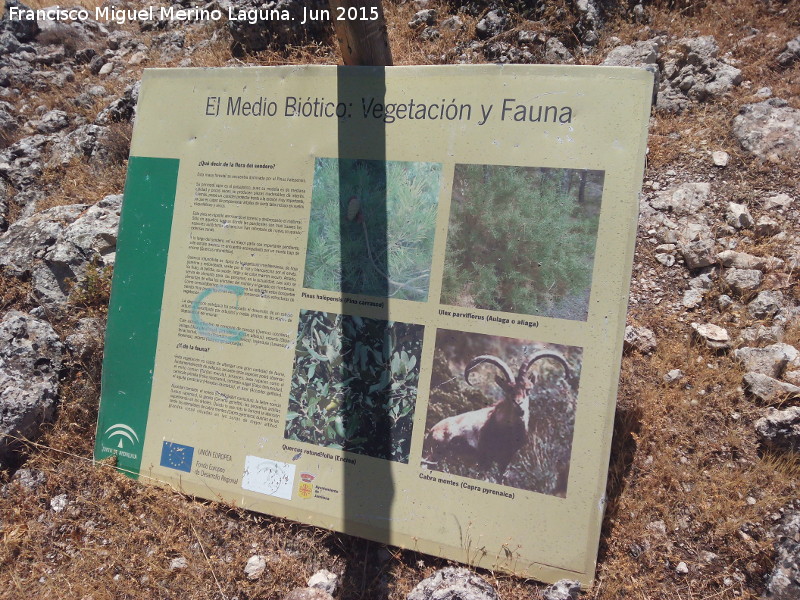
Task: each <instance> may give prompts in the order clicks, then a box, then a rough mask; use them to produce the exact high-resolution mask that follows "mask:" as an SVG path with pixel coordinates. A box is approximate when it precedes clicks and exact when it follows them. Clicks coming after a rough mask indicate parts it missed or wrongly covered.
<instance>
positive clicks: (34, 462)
mask: <svg viewBox="0 0 800 600" xmlns="http://www.w3.org/2000/svg"><path fill="white" fill-rule="evenodd" d="M228 2H233V3H234V4H232V6H236V7H245V8H246V7H248V6H258V5H259V3H258V2H257V0H210V2H208V3H202V4H198V6H221V7H223V8H225V7H227V6H228V4H227V3H228ZM271 4H277V5H279V6H281V7H286V8H287V10H292V11H299V10H300V9H301V8H300V7H301V6H302V3H300V2H294V1H292V0H279V1H278V2H277V3H271ZM305 4H306V5H307V6H310V5H313V6H317V5H319V6H324V3H321V2H318V1H317V2H312V3H305ZM188 5H189V3H188V2H187V3H186V6H188ZM12 6H17V7H21V6H22V5H19V4H17V3H16V2H14V1H13V0H12V1H10V2H7V3H6V14H7V13H8V10H9V8H10V7H12ZM42 6H44V5H42ZM42 6H39V5H36V6H34V8H41V7H42ZM385 9H386V13H387V18H388V22H389V34H390V38H391V44H392V49H393V52H394V55H395V61H396V63H398V64H450V63H475V62H504V63H505V62H511V63H558V64H606V65H627V66H636V67H641V68H645V69H648V70H650V71H652V72H653V73H654V74H655V75H656V86H655V88H654V90H653V101H654V107H653V116H652V119H651V127H650V142H649V154H648V167H647V171H646V176H645V181H644V187H643V193H642V196H641V211H640V223H639V225H640V226H639V236H638V240H637V251H636V256H635V264H634V271H633V283H632V290H631V300H630V310H629V316H628V319H629V326H628V328H627V330H626V355H625V357H624V358H623V377H622V381H621V385H620V395H619V406H618V411H617V420H616V426H615V439H614V448H613V454H612V459H611V467H610V474H609V487H608V508H607V514H606V521H605V525H604V530H603V541H602V545H601V551H600V558H599V566H598V571H597V576H598V579H597V584H596V585H595V587H594V588H593V589H592V590H589V591H586V592H579V590H578V588H577V587H576V586H575V585H572V584H570V583H569V582H562V583H561V584H559V585H558V586H552V587H549V588H546V587H545V586H542V585H537V584H535V583H533V582H525V581H522V580H519V579H516V578H509V577H506V576H503V575H501V574H493V573H486V572H481V573H479V574H478V573H474V572H470V571H468V570H464V569H456V568H453V567H450V566H447V563H446V562H445V561H440V560H436V559H432V558H430V557H427V556H423V555H418V554H415V553H413V552H410V551H401V550H398V549H396V548H391V547H382V546H379V545H377V544H370V543H368V542H364V541H361V540H355V539H353V538H349V537H347V536H343V535H338V534H332V533H329V532H324V531H320V530H316V529H313V528H310V527H303V526H298V525H295V524H292V523H288V522H283V521H280V520H276V519H270V518H268V517H262V516H257V515H251V514H247V513H243V512H241V511H236V510H235V509H233V508H231V507H229V506H224V505H220V504H215V503H205V502H197V501H195V500H193V499H190V498H186V497H183V496H181V495H180V494H177V493H175V492H172V491H169V490H163V489H160V488H155V487H150V486H142V485H140V484H138V483H134V482H131V481H129V480H127V479H125V478H122V477H120V476H118V475H116V474H115V473H114V472H113V471H112V470H110V469H107V468H103V467H99V468H98V467H96V466H93V465H92V464H91V462H90V457H91V448H92V443H93V435H94V421H95V418H96V411H97V402H98V396H99V383H98V381H99V369H100V366H99V363H100V359H99V357H100V356H101V354H102V345H103V341H102V338H103V330H104V322H105V306H106V303H107V299H108V293H109V283H110V274H111V270H112V269H113V264H114V256H115V250H116V229H117V224H118V220H119V212H120V205H121V200H122V198H121V196H120V195H119V194H120V193H121V190H122V185H123V181H124V172H125V162H126V159H127V151H128V145H129V140H130V131H131V123H132V121H133V119H134V118H135V112H136V110H135V105H136V99H137V92H138V87H137V81H138V79H139V77H140V74H141V69H142V68H144V67H146V66H147V67H153V66H222V65H242V66H244V65H247V64H279V63H308V62H315V63H336V62H337V49H336V47H335V45H334V43H333V39H332V34H331V31H330V30H329V28H327V27H325V26H323V25H319V26H317V27H315V28H313V29H312V28H295V29H292V28H291V27H288V26H286V27H284V26H280V27H274V28H273V29H270V28H269V27H264V26H259V25H248V24H246V23H236V24H233V25H231V26H228V25H227V24H226V23H185V24H176V23H175V22H170V21H137V22H134V23H130V24H126V25H124V26H119V25H117V24H115V23H103V22H96V21H93V20H91V19H89V20H85V21H82V22H73V23H53V22H46V21H40V22H39V23H38V24H35V23H32V22H19V21H17V22H15V21H10V20H8V18H4V19H3V20H1V21H0V402H2V411H1V412H0V433H2V435H3V438H2V440H1V441H0V467H1V468H2V469H3V472H4V481H5V484H4V485H3V487H2V493H0V537H1V538H2V544H0V580H2V582H3V586H1V587H0V597H2V598H18V597H21V596H22V594H23V593H24V594H26V595H28V596H32V597H63V598H122V597H131V598H134V597H135V598H140V597H141V598H150V597H161V598H172V597H175V598H178V597H180V598H195V597H196V598H208V597H219V598H234V597H235V598H240V599H244V598H286V599H290V598H291V599H300V598H330V595H333V596H334V597H338V598H406V597H407V598H408V599H414V600H418V599H423V598H424V599H428V598H442V599H444V598H452V599H456V598H461V599H462V600H465V599H487V598H498V597H503V598H507V599H509V598H520V599H522V598H526V599H527V598H541V597H546V598H552V599H555V598H574V597H578V595H579V594H580V595H581V596H584V595H585V596H588V597H596V598H619V597H628V596H631V597H637V598H640V597H641V598H759V597H763V598H774V599H781V600H785V599H789V598H800V502H799V501H798V496H799V495H798V488H797V485H798V479H799V478H800V477H799V476H800V463H798V452H800V351H799V350H798V348H800V288H799V287H798V286H799V284H798V271H799V270H800V236H799V235H798V234H799V233H800V201H798V196H800V185H798V183H797V164H798V157H799V156H800V101H799V100H798V98H799V97H800V95H799V94H798V92H799V91H800V7H798V5H797V4H796V3H794V2H790V1H787V2H780V1H775V0H742V1H741V2H727V1H725V0H707V1H706V2H704V3H695V2H681V1H680V0H676V1H674V2H668V1H666V0H665V1H663V2H644V1H643V2H642V3H640V4H634V3H632V2H631V3H625V2H619V3H615V2H611V1H607V2H602V1H600V0H563V1H558V2H546V3H545V2H527V3H521V2H511V1H509V2H505V3H503V2H497V3H491V4H488V3H484V2H477V1H476V2H470V3H466V4H463V5H462V4H457V3H452V4H450V3H446V2H434V1H428V0H418V1H416V2H408V3H406V2H402V3H385ZM312 575H313V577H312ZM309 577H310V579H309Z"/></svg>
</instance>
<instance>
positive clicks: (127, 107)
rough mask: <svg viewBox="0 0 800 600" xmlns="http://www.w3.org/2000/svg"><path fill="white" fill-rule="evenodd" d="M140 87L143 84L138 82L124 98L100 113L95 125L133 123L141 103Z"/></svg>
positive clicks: (124, 93) (120, 98)
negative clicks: (138, 105) (139, 102)
mask: <svg viewBox="0 0 800 600" xmlns="http://www.w3.org/2000/svg"><path fill="white" fill-rule="evenodd" d="M140 87H141V82H139V81H137V82H136V83H134V84H133V85H131V86H130V87H129V88H127V89H126V90H125V91H124V92H123V93H122V96H120V97H119V98H117V99H116V100H114V102H112V103H111V104H109V105H108V106H107V107H105V108H104V109H103V110H101V111H100V113H99V114H98V115H97V118H96V119H95V120H94V122H95V124H96V125H108V124H110V123H115V122H127V121H132V120H133V119H134V117H135V116H136V103H137V102H138V101H139V88H140Z"/></svg>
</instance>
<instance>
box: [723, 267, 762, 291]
mask: <svg viewBox="0 0 800 600" xmlns="http://www.w3.org/2000/svg"><path fill="white" fill-rule="evenodd" d="M763 278H764V274H763V273H762V272H761V271H759V270H757V269H728V272H727V273H725V283H727V284H728V287H730V288H731V289H732V290H733V291H734V292H736V293H738V294H740V295H744V294H746V293H748V292H752V291H755V290H757V289H758V287H759V286H760V285H761V281H762V280H763Z"/></svg>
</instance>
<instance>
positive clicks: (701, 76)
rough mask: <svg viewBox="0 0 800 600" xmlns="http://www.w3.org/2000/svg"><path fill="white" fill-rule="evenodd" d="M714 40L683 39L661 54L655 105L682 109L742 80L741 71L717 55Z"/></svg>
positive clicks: (720, 93)
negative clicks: (661, 75)
mask: <svg viewBox="0 0 800 600" xmlns="http://www.w3.org/2000/svg"><path fill="white" fill-rule="evenodd" d="M717 52H718V47H717V43H716V41H715V40H714V38H713V37H711V36H702V37H697V38H683V39H681V40H679V42H678V46H677V48H674V49H672V50H671V51H670V52H669V53H668V54H667V55H663V54H662V58H661V61H662V64H663V68H662V74H663V77H662V83H661V86H660V88H659V92H658V100H657V103H656V106H657V107H658V108H660V109H662V110H666V111H668V112H676V113H679V112H683V111H684V110H686V109H687V108H688V107H689V105H690V104H691V102H692V101H695V102H702V101H705V100H708V99H711V98H716V97H720V96H723V95H724V94H726V93H727V92H729V91H730V90H731V89H733V88H734V87H735V86H738V85H739V84H740V83H741V82H742V73H741V71H740V70H739V69H737V68H736V67H733V66H731V65H729V64H726V63H725V62H723V61H721V60H719V59H718V58H717Z"/></svg>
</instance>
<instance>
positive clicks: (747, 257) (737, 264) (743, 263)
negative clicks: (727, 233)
mask: <svg viewBox="0 0 800 600" xmlns="http://www.w3.org/2000/svg"><path fill="white" fill-rule="evenodd" d="M717 260H719V262H721V263H722V266H723V267H733V268H735V269H758V270H759V271H763V270H764V269H766V268H767V262H768V261H767V259H764V258H761V257H759V256H754V255H752V254H748V253H747V252H736V250H723V251H722V252H720V253H719V254H717Z"/></svg>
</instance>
